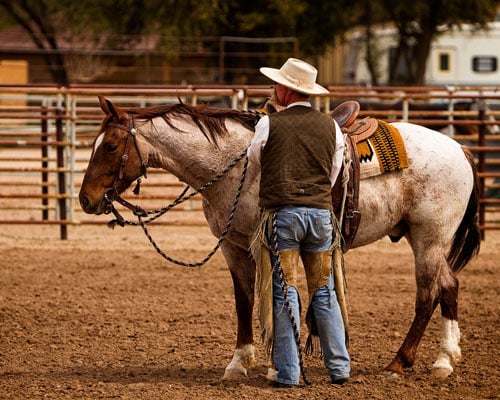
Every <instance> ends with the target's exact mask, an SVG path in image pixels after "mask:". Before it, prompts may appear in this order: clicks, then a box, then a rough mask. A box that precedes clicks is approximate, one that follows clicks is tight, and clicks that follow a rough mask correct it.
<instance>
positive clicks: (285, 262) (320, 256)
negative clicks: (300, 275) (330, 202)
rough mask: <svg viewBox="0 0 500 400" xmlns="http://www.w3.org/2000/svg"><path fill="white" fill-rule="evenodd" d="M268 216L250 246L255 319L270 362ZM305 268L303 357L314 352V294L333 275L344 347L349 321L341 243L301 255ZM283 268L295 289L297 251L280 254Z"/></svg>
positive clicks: (315, 335) (271, 305)
mask: <svg viewBox="0 0 500 400" xmlns="http://www.w3.org/2000/svg"><path fill="white" fill-rule="evenodd" d="M333 220H334V231H335V234H334V237H336V238H339V237H340V232H339V226H338V221H337V220H336V219H335V218H334V217H333ZM270 228H271V213H270V212H266V213H264V215H263V216H262V220H261V223H260V226H259V230H258V232H257V234H256V237H255V239H254V240H253V242H252V254H253V255H254V257H255V260H256V262H257V277H256V291H257V296H258V299H259V305H258V315H259V322H260V326H261V335H260V338H261V341H262V343H263V345H264V349H265V353H266V355H267V357H268V359H271V356H272V349H273V338H274V329H273V328H274V326H273V325H274V324H273V267H272V264H271V253H270V252H271V249H270V247H269V245H268V242H267V236H266V232H270V231H271V229H270ZM300 257H301V258H302V262H303V264H304V268H305V272H306V279H307V288H308V294H309V302H308V305H309V306H308V309H307V313H306V324H307V327H308V330H309V335H308V339H307V342H306V353H312V352H313V351H314V347H316V346H314V345H313V338H314V337H318V328H317V325H316V321H315V318H314V312H313V309H312V307H311V303H312V299H313V297H314V294H315V293H316V291H317V290H318V289H319V288H320V287H323V286H325V285H327V284H328V278H329V277H330V274H332V275H333V281H334V286H335V292H336V295H337V301H338V303H339V305H340V310H341V313H342V319H343V321H344V329H345V333H346V344H348V340H349V321H348V314H347V303H346V299H345V288H346V285H345V279H344V259H343V253H342V249H341V247H340V240H336V241H335V242H334V244H333V246H332V249H330V250H328V251H325V252H321V253H302V254H300ZM280 258H281V262H282V268H283V272H284V275H285V279H286V281H287V284H288V285H290V286H294V287H297V266H298V264H299V263H298V258H299V252H298V251H296V250H282V251H280Z"/></svg>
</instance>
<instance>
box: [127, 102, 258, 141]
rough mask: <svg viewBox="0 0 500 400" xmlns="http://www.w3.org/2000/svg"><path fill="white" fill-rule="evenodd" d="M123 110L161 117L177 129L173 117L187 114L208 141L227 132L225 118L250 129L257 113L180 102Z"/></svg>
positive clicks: (145, 117) (142, 116)
mask: <svg viewBox="0 0 500 400" xmlns="http://www.w3.org/2000/svg"><path fill="white" fill-rule="evenodd" d="M124 111H125V112H127V113H128V114H130V115H131V116H133V117H134V118H136V119H141V120H146V121H151V120H152V119H153V118H157V117H161V118H163V119H164V120H165V122H166V123H167V124H168V125H169V126H170V127H172V128H173V129H177V130H180V129H179V128H178V127H176V126H175V125H174V122H173V119H174V118H175V117H179V116H187V117H189V118H191V120H192V121H193V122H194V123H195V124H196V125H197V126H198V128H199V129H200V130H201V131H202V133H203V134H204V135H205V137H206V138H207V139H208V140H210V141H216V139H217V137H218V136H224V135H226V134H227V133H228V131H227V128H226V124H225V121H226V119H232V120H234V121H237V122H239V123H241V124H242V125H244V126H245V127H246V128H248V129H250V130H252V131H253V130H254V127H255V124H256V122H257V120H258V114H257V113H253V112H248V111H241V110H234V109H229V108H215V107H210V106H208V105H198V106H191V105H188V104H185V103H182V102H180V103H175V104H164V105H159V106H154V107H145V108H127V109H124Z"/></svg>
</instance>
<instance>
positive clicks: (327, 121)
mask: <svg viewBox="0 0 500 400" xmlns="http://www.w3.org/2000/svg"><path fill="white" fill-rule="evenodd" d="M269 123H270V125H269V139H268V141H267V143H266V146H265V147H264V149H263V151H262V158H261V178H260V198H259V206H260V207H261V208H265V209H275V208H280V207H283V206H285V205H297V206H305V207H314V208H326V209H331V208H332V198H331V193H330V190H331V183H330V172H331V168H332V159H333V154H334V152H335V125H334V122H333V119H332V118H331V117H330V116H328V115H326V114H324V113H322V112H320V111H317V110H314V109H313V108H311V107H305V106H294V107H291V108H288V109H286V110H283V111H280V112H277V113H274V114H271V115H270V116H269Z"/></svg>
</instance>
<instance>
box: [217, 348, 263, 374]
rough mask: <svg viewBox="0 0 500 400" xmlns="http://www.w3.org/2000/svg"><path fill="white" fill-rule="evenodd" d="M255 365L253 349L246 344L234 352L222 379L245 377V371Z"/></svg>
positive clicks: (246, 372)
mask: <svg viewBox="0 0 500 400" xmlns="http://www.w3.org/2000/svg"><path fill="white" fill-rule="evenodd" d="M254 364H255V349H254V347H253V345H251V344H247V345H245V346H243V347H242V348H241V349H236V350H235V351H234V355H233V359H232V360H231V362H230V363H229V365H228V366H227V367H226V370H225V371H224V376H223V378H222V379H226V380H229V379H238V378H240V377H242V376H247V374H248V371H247V369H248V368H250V367H251V366H253V365H254Z"/></svg>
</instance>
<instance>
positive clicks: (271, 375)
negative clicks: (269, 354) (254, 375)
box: [266, 367, 278, 382]
mask: <svg viewBox="0 0 500 400" xmlns="http://www.w3.org/2000/svg"><path fill="white" fill-rule="evenodd" d="M277 377H278V370H276V369H274V367H269V368H268V369H267V375H266V379H267V380H268V381H271V382H274V381H275V380H276V378H277Z"/></svg>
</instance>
